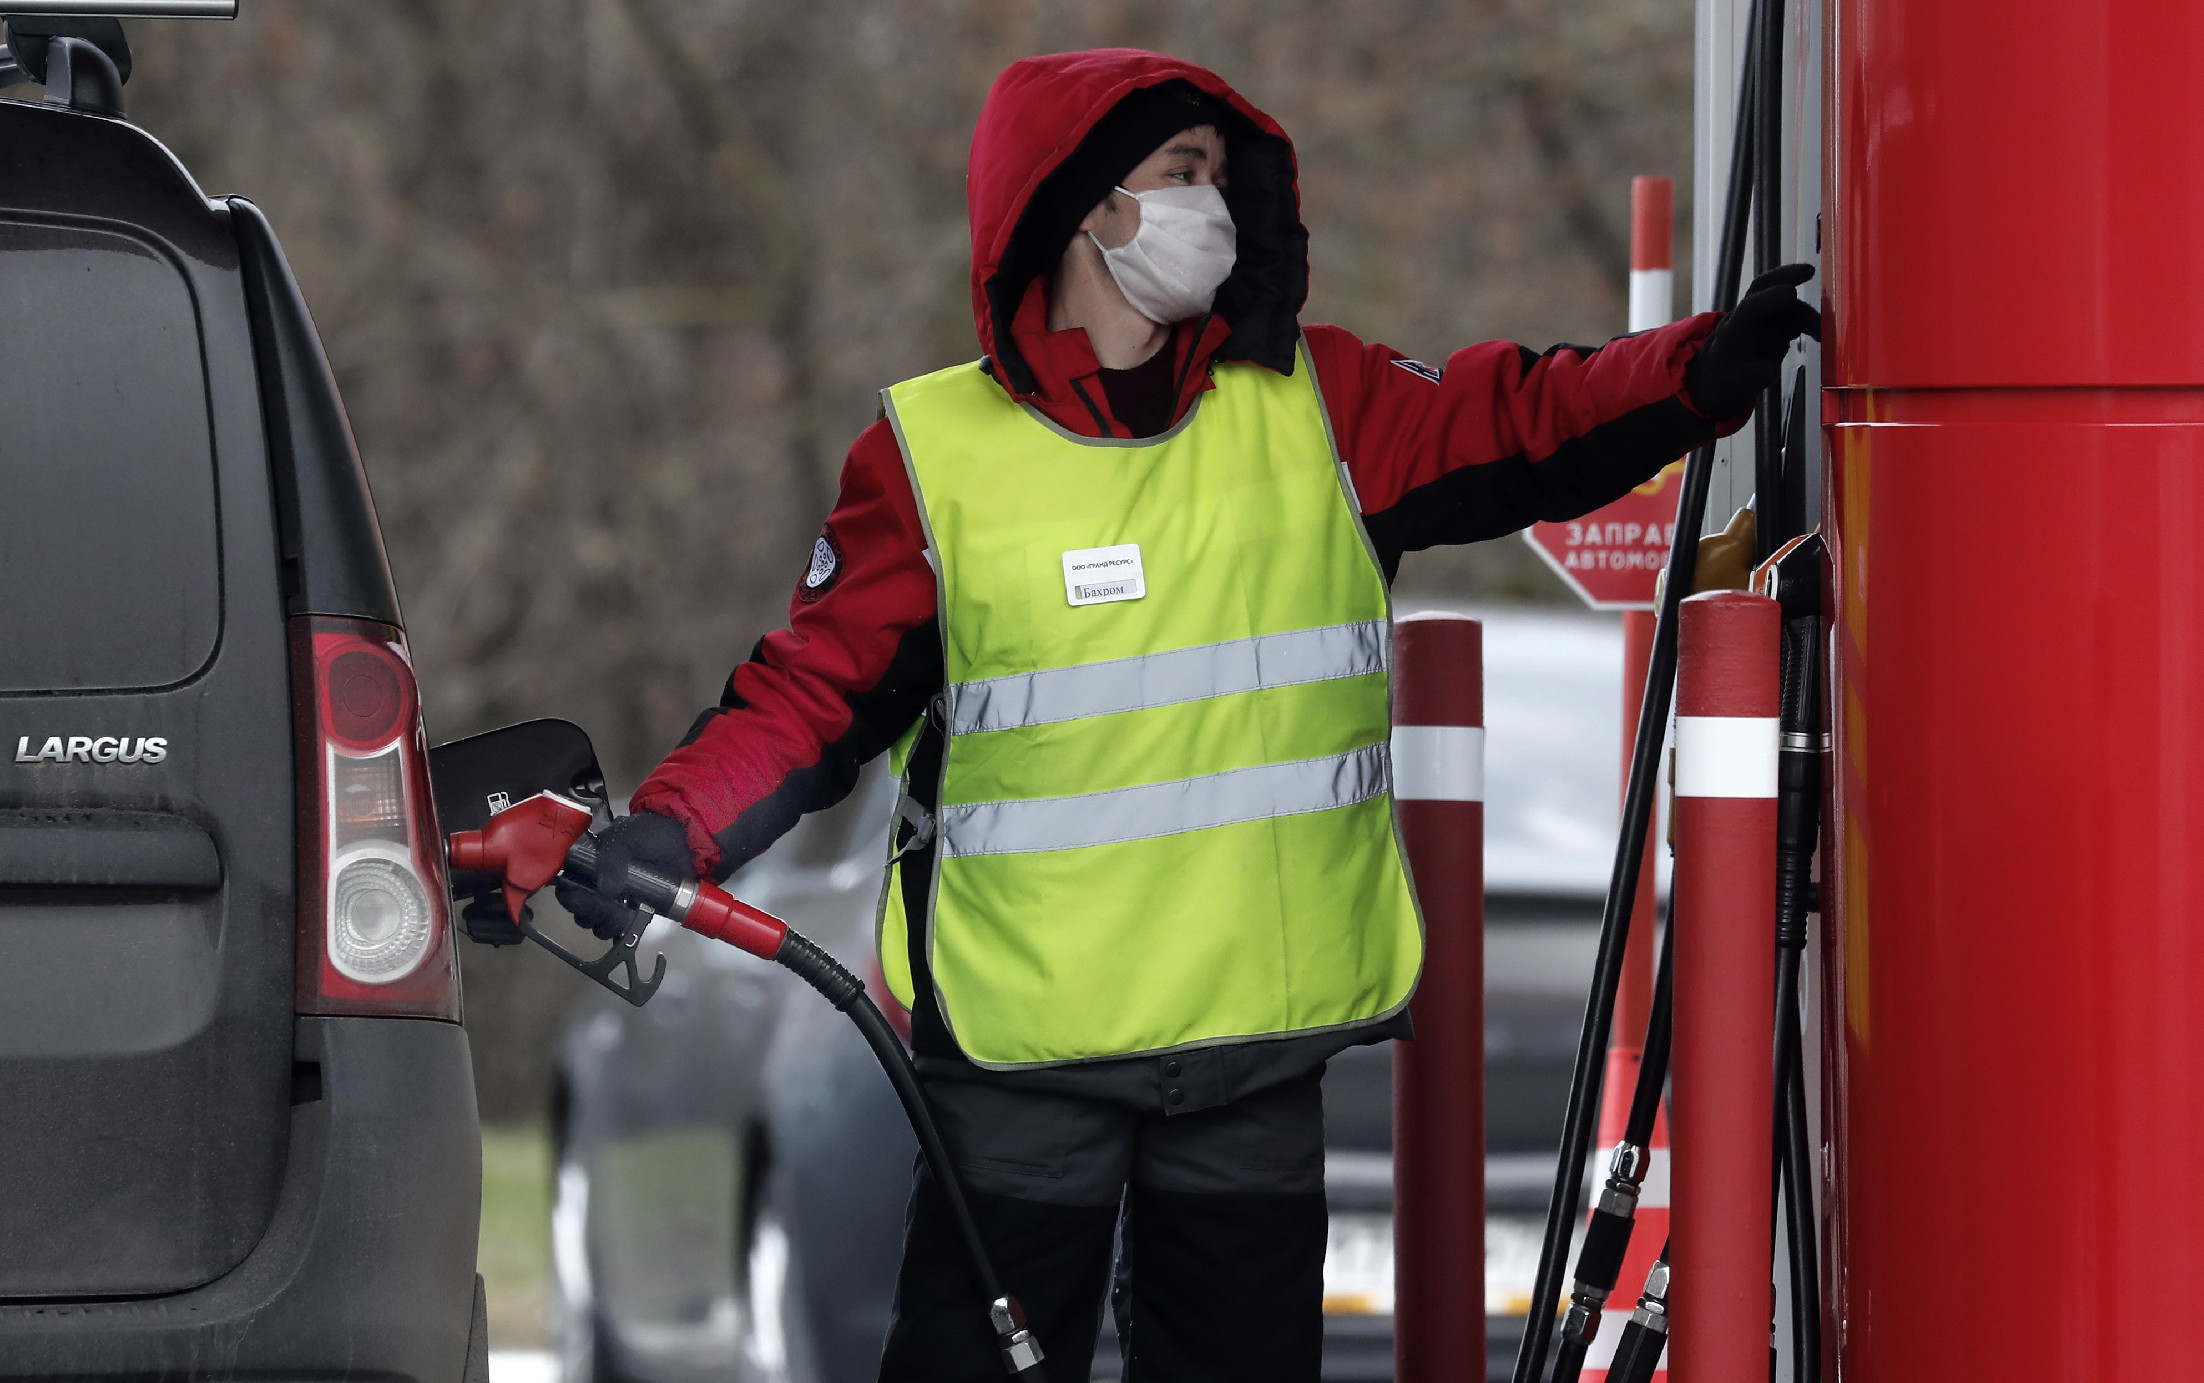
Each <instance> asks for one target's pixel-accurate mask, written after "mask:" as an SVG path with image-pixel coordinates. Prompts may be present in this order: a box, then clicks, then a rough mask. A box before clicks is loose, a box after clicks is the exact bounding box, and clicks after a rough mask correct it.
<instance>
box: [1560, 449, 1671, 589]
mask: <svg viewBox="0 0 2204 1383" xmlns="http://www.w3.org/2000/svg"><path fill="white" fill-rule="evenodd" d="M1683 474H1684V463H1683V462H1681V461H1672V462H1670V463H1669V464H1668V465H1667V466H1666V467H1665V468H1663V469H1662V471H1661V473H1660V474H1659V475H1656V476H1654V477H1653V478H1652V479H1651V480H1648V481H1646V482H1645V483H1644V484H1643V485H1640V486H1639V487H1638V488H1637V489H1635V490H1632V491H1631V492H1630V493H1629V494H1627V495H1624V496H1623V497H1622V498H1621V499H1618V500H1616V501H1615V502H1614V503H1613V504H1610V505H1607V506H1605V507H1603V508H1599V509H1595V510H1593V511H1592V512H1591V513H1589V514H1586V515H1585V516H1584V517H1583V518H1581V519H1570V520H1569V521H1568V522H1566V523H1534V524H1532V525H1531V526H1530V527H1529V528H1526V529H1524V530H1523V537H1524V539H1525V540H1526V541H1528V542H1529V543H1530V545H1531V546H1532V547H1534V548H1536V549H1537V550H1538V555H1539V556H1541V557H1543V558H1545V559H1546V565H1547V566H1549V567H1552V568H1553V569H1554V574H1555V575H1556V576H1559V577H1560V578H1561V579H1562V580H1564V581H1566V582H1568V583H1569V589H1570V590H1572V591H1575V592H1576V593H1577V594H1578V595H1579V596H1581V597H1582V598H1583V600H1584V603H1585V604H1587V605H1589V606H1591V607H1592V608H1593V609H1595V610H1650V609H1652V608H1653V588H1654V586H1655V584H1656V583H1657V582H1658V581H1659V580H1660V576H1661V572H1662V571H1663V570H1664V569H1665V568H1666V567H1667V566H1668V549H1669V545H1670V544H1671V543H1673V542H1674V541H1675V538H1676V492H1677V490H1678V488H1679V487H1680V485H1681V482H1682V480H1683Z"/></svg>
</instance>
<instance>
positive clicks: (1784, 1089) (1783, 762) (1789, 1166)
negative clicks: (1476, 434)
mask: <svg viewBox="0 0 2204 1383" xmlns="http://www.w3.org/2000/svg"><path fill="white" fill-rule="evenodd" d="M1794 402H1795V401H1794ZM1822 552H1823V548H1822V546H1821V539H1820V538H1819V537H1818V536H1817V537H1814V538H1810V539H1808V540H1807V541H1806V542H1804V543H1801V544H1800V545H1799V546H1798V547H1796V548H1794V549H1793V550H1792V551H1791V552H1789V553H1787V554H1785V556H1784V558H1783V560H1782V561H1781V562H1780V563H1778V564H1777V573H1776V578H1777V579H1776V597H1777V600H1778V602H1779V603H1780V604H1781V605H1782V607H1783V616H1784V620H1783V679H1782V698H1783V701H1782V718H1781V721H1780V729H1781V733H1782V739H1781V741H1780V746H1779V749H1778V751H1777V759H1776V771H1777V785H1776V935H1775V943H1776V1010H1775V1022H1776V1030H1775V1040H1776V1048H1775V1097H1776V1110H1775V1115H1776V1128H1775V1144H1776V1157H1777V1164H1778V1169H1779V1171H1780V1172H1781V1175H1782V1209H1783V1212H1784V1222H1783V1224H1784V1238H1785V1240H1786V1242H1787V1244H1788V1246H1789V1255H1788V1256H1789V1268H1790V1275H1791V1349H1792V1358H1793V1360H1794V1361H1795V1362H1794V1364H1793V1369H1792V1374H1793V1377H1794V1378H1795V1379H1796V1380H1797V1383H1816V1380H1818V1379H1819V1377H1820V1373H1821V1286H1820V1271H1819V1267H1818V1264H1817V1263H1816V1261H1815V1260H1816V1252H1817V1251H1816V1246H1815V1240H1816V1238H1817V1236H1816V1233H1815V1227H1814V1222H1813V1220H1814V1217H1813V1204H1814V1200H1813V1187H1814V1178H1813V1158H1812V1150H1811V1149H1810V1148H1809V1147H1808V1145H1807V1141H1806V1080H1805V1067H1804V1061H1803V1057H1802V1053H1801V1036H1800V1021H1799V1020H1800V1007H1801V1006H1800V1003H1799V962H1800V958H1801V957H1802V956H1803V955H1804V953H1805V950H1806V939H1807V935H1806V920H1807V914H1808V913H1810V912H1811V911H1812V910H1813V906H1814V904H1813V862H1814V850H1815V848H1816V846H1817V845H1818V844H1819V843H1820V837H1821V734H1820V728H1821V678H1820V659H1819V654H1820V650H1821V558H1822Z"/></svg>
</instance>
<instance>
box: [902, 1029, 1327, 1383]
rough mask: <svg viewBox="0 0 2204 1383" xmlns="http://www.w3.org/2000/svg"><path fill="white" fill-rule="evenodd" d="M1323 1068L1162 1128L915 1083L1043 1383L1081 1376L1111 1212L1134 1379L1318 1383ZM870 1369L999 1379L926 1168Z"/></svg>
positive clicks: (1053, 1099)
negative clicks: (1030, 1336) (1036, 1345)
mask: <svg viewBox="0 0 2204 1383" xmlns="http://www.w3.org/2000/svg"><path fill="white" fill-rule="evenodd" d="M1321 1074H1322V1072H1321V1070H1319V1071H1316V1072H1312V1073H1310V1074H1309V1075H1307V1076H1305V1077H1302V1078H1300V1079H1297V1080H1293V1081H1288V1082H1286V1083H1285V1084H1283V1085H1279V1086H1273V1087H1271V1088H1270V1089H1268V1090H1263V1091H1259V1092H1257V1093H1256V1094H1253V1095H1250V1096H1247V1097H1246V1098H1244V1099H1241V1100H1238V1101H1235V1102H1233V1103H1231V1104H1227V1105H1220V1106H1218V1107H1216V1108H1214V1109H1206V1110H1201V1111H1199V1112H1196V1113H1192V1114H1179V1115H1171V1116H1168V1117H1167V1116H1164V1115H1161V1114H1155V1113H1145V1112H1141V1111H1137V1110H1133V1109H1129V1108H1127V1107H1125V1106H1123V1105H1119V1104H1116V1103H1112V1102H1106V1101H1101V1100H1083V1099H1079V1098H1077V1097H1073V1096H1066V1095H1061V1094H1053V1093H1050V1094H1043V1093H1037V1092H1032V1091H1021V1090H1006V1089H1003V1088H1001V1087H997V1086H991V1085H988V1084H985V1083H981V1082H971V1081H951V1080H939V1081H929V1082H928V1084H927V1094H928V1098H929V1100H930V1102H931V1103H932V1104H933V1106H934V1110H935V1115H936V1118H937V1119H939V1120H940V1122H941V1125H942V1136H943V1139H944V1141H946V1142H947V1143H948V1144H949V1147H950V1152H951V1155H952V1156H953V1157H954V1158H955V1159H956V1161H957V1164H958V1168H959V1171H960V1173H961V1175H962V1176H963V1178H964V1181H965V1185H966V1188H967V1194H968V1195H969V1197H970V1199H971V1201H972V1210H973V1214H974V1216H975V1217H976V1218H977V1219H978V1221H979V1226H980V1233H981V1235H982V1236H983V1237H985V1239H986V1241H987V1247H988V1251H989V1253H990V1254H991V1255H992V1256H993V1258H994V1261H995V1266H996V1270H997V1272H999V1273H1000V1274H1001V1276H1002V1278H1003V1283H1004V1287H1005V1289H1006V1290H1008V1291H1009V1292H1010V1293H1011V1294H1012V1295H1013V1296H1015V1297H1017V1298H1018V1300H1019V1303H1020V1304H1021V1305H1023V1306H1024V1307H1025V1311H1026V1318H1027V1321H1028V1322H1029V1324H1030V1325H1031V1327H1032V1329H1033V1331H1034V1333H1035V1335H1036V1336H1038V1337H1039V1339H1040V1342H1041V1346H1042V1348H1043V1349H1044V1350H1046V1351H1047V1355H1048V1359H1047V1363H1046V1365H1045V1368H1046V1370H1047V1373H1048V1376H1049V1379H1050V1383H1087V1379H1088V1373H1089V1370H1090V1368H1091V1365H1092V1360H1093V1357H1094V1344H1095V1336H1096V1334H1097V1332H1098V1330H1099V1329H1100V1326H1101V1312H1102V1304H1103V1298H1104V1295H1105V1293H1106V1292H1107V1291H1108V1289H1109V1286H1110V1280H1111V1265H1112V1257H1111V1247H1112V1242H1113V1236H1114V1233H1115V1231H1116V1228H1117V1225H1118V1220H1119V1215H1120V1213H1122V1214H1123V1216H1124V1223H1125V1236H1124V1238H1125V1246H1124V1253H1125V1264H1124V1272H1123V1273H1122V1277H1123V1279H1124V1285H1125V1287H1126V1289H1127V1290H1126V1293H1125V1300H1124V1301H1122V1302H1120V1303H1119V1304H1118V1323H1119V1331H1120V1335H1121V1338H1122V1342H1123V1344H1124V1347H1125V1356H1126V1366H1125V1377H1126V1379H1127V1380H1128V1383H1314V1380H1315V1379H1316V1378H1317V1375H1318V1366H1319V1363H1320V1358H1321V1353H1322V1345H1323V1290H1324V1239H1325V1229H1326V1223H1327V1222H1326V1215H1325V1209H1324V1183H1323V1159H1324V1126H1323V1102H1322V1096H1321V1094H1320V1091H1319V1087H1318V1083H1317V1082H1318V1080H1319V1078H1320V1077H1321ZM880 1377H881V1380H882V1383H994V1381H995V1380H1000V1379H1002V1378H1003V1377H1004V1373H1003V1366H1002V1362H1001V1359H1000V1357H999V1356H998V1355H997V1353H996V1350H995V1339H994V1334H993V1332H992V1331H991V1330H990V1329H989V1327H988V1323H987V1302H986V1299H985V1297H984V1296H983V1295H982V1293H981V1290H980V1286H979V1281H978V1278H977V1277H976V1276H975V1275H974V1274H973V1271H972V1269H971V1267H970V1264H969V1261H968V1259H967V1256H966V1254H965V1251H964V1245H963V1243H962V1241H961V1240H960V1239H959V1238H958V1236H957V1230H956V1224H955V1222H954V1220H953V1219H952V1218H951V1216H950V1214H949V1207H948V1202H947V1201H946V1199H944V1197H943V1196H942V1194H941V1191H940V1188H939V1187H938V1186H937V1185H936V1184H935V1183H934V1180H933V1178H932V1177H931V1176H930V1175H929V1174H927V1173H926V1172H925V1171H924V1169H923V1168H922V1169H921V1170H920V1173H919V1176H918V1183H917V1186H916V1189H915V1190H914V1191H913V1192H912V1196H911V1207H910V1215H909V1221H908V1225H907V1228H906V1232H905V1239H904V1246H903V1266H902V1271H901V1273H900V1274H899V1275H898V1278H897V1281H896V1300H895V1319H894V1323H893V1324H892V1325H891V1326H890V1328H889V1332H888V1344H887V1350H886V1353H885V1355H884V1357H883V1358H882V1360H881V1366H880Z"/></svg>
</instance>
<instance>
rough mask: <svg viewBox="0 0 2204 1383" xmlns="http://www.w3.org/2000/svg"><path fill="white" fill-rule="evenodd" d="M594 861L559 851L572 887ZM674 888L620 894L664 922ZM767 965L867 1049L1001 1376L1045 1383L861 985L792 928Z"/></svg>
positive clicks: (666, 884)
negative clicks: (919, 1165) (959, 1244)
mask: <svg viewBox="0 0 2204 1383" xmlns="http://www.w3.org/2000/svg"><path fill="white" fill-rule="evenodd" d="M596 862H597V844H596V841H595V840H593V839H591V838H590V837H589V836H587V835H584V836H582V837H581V838H580V839H578V840H576V841H575V842H574V845H573V846H572V848H570V849H569V850H568V852H567V864H568V868H569V870H570V871H571V872H572V875H573V876H574V877H575V879H576V881H577V882H579V883H582V884H584V885H586V886H594V884H595V865H596ZM682 888H683V884H682V881H681V880H678V879H672V878H668V877H667V876H665V875H663V874H660V873H658V872H656V871H655V870H652V869H650V868H649V867H647V866H644V865H638V864H631V865H629V866H628V877H627V883H626V886H625V890H624V891H625V892H626V894H627V895H628V896H629V897H630V898H632V899H634V900H635V901H636V902H638V903H641V904H644V905H645V906H647V907H649V908H650V909H651V910H652V911H654V912H659V913H663V914H667V915H671V914H672V913H673V912H674V910H675V909H676V907H677V906H678V900H679V898H680V896H681V890H682ZM773 962H774V963H775V964H776V965H779V966H780V967H781V968H782V969H784V970H787V971H789V972H790V973H791V974H793V975H795V976H796V977H797V978H798V979H800V980H802V981H803V982H804V983H805V984H808V985H810V986H811V987H812V988H813V989H815V990H817V991H818V992H819V994H820V996H821V997H823V998H824V999H825V1000H826V1001H827V1002H828V1003H830V1004H832V1005H834V1007H835V1008H836V1009H838V1010H840V1011H841V1012H842V1013H845V1014H847V1015H848V1016H849V1020H850V1021H851V1022H852V1023H854V1024H856V1025H857V1031H858V1033H859V1034H860V1035H862V1036H863V1037H864V1039H865V1045H866V1046H868V1047H870V1048H872V1054H873V1057H874V1058H875V1059H876V1060H877V1061H878V1062H879V1063H880V1069H881V1070H882V1071H884V1072H886V1073H887V1077H888V1084H889V1085H890V1086H892V1087H894V1089H895V1097H896V1100H897V1101H898V1102H899V1103H901V1104H902V1106H903V1114H904V1117H905V1118H907V1119H908V1120H909V1121H910V1125H911V1132H912V1133H913V1134H915V1135H916V1136H917V1138H918V1149H919V1153H920V1155H921V1156H923V1157H924V1158H925V1159H926V1168H927V1170H928V1171H929V1172H930V1173H931V1174H932V1175H933V1178H934V1184H935V1185H936V1186H938V1187H939V1188H940V1189H941V1194H942V1198H943V1199H944V1200H946V1201H947V1202H948V1203H949V1216H950V1218H951V1219H953V1220H954V1221H956V1226H957V1237H958V1238H959V1239H961V1240H963V1242H964V1251H965V1255H966V1256H967V1257H968V1258H969V1259H970V1260H971V1263H972V1272H973V1274H974V1275H975V1276H976V1277H977V1278H978V1279H979V1283H980V1290H981V1292H982V1293H984V1294H985V1295H986V1297H987V1301H988V1312H989V1319H990V1321H991V1323H992V1325H993V1326H994V1330H995V1343H996V1346H997V1348H998V1349H999V1350H1000V1351H1001V1353H1002V1356H1003V1367H1004V1370H1005V1372H1006V1373H1008V1375H1009V1376H1010V1377H1012V1378H1015V1379H1020V1380H1023V1381H1024V1383H1046V1380H1047V1374H1046V1373H1045V1372H1043V1370H1042V1368H1041V1360H1042V1358H1043V1354H1042V1351H1041V1346H1040V1342H1039V1341H1038V1340H1037V1339H1035V1338H1034V1335H1033V1333H1032V1331H1031V1330H1029V1329H1027V1327H1026V1322H1025V1312H1024V1308H1022V1307H1021V1306H1020V1305H1019V1304H1018V1300H1017V1298H1015V1297H1013V1296H1011V1295H1010V1294H1009V1293H1008V1292H1006V1291H1004V1290H1003V1283H1002V1277H1001V1275H1000V1274H998V1273H997V1272H996V1271H995V1260H994V1258H993V1256H992V1255H990V1254H989V1253H988V1251H987V1241H986V1240H985V1239H983V1238H982V1237H981V1236H980V1227H979V1221H978V1220H976V1219H974V1218H973V1216H972V1206H971V1202H970V1201H968V1200H967V1199H966V1198H965V1194H964V1182H963V1180H962V1179H961V1178H959V1177H958V1175H957V1169H956V1164H955V1163H954V1162H952V1161H951V1160H950V1158H949V1147H948V1145H947V1144H946V1143H944V1142H943V1141H942V1138H941V1129H940V1126H939V1125H937V1124H935V1122H934V1114H933V1110H932V1109H931V1108H929V1107H928V1106H927V1103H926V1092H925V1090H924V1088H923V1087H921V1086H920V1085H919V1082H918V1069H917V1068H916V1067H915V1066H913V1065H912V1064H911V1057H910V1053H908V1052H906V1051H904V1050H903V1039H902V1038H900V1037H898V1036H896V1033H895V1029H894V1028H893V1027H891V1026H890V1025H889V1023H888V1019H887V1015H886V1014H883V1013H882V1012H881V1011H880V1006H879V1005H878V1004H876V1003H874V1002H873V1001H872V996H871V995H870V994H868V993H866V992H865V982H864V981H863V980H860V979H858V978H857V977H856V976H855V975H853V974H851V973H850V972H849V970H848V968H847V967H845V966H844V965H843V964H842V963H841V962H840V961H838V960H836V959H835V958H834V957H833V956H832V955H830V954H828V953H827V951H826V950H825V949H824V948H823V947H821V946H820V945H818V943H816V942H814V941H812V940H811V938H809V937H807V936H805V935H804V934H803V933H802V932H799V931H797V930H796V929H795V928H794V927H790V928H788V930H787V932H786V934H785V935H783V936H782V938H781V943H780V948H779V949H778V950H777V951H775V952H774V955H773Z"/></svg>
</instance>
